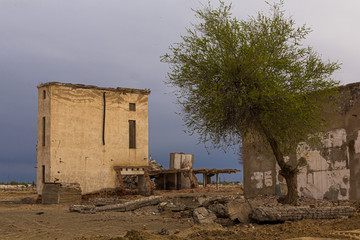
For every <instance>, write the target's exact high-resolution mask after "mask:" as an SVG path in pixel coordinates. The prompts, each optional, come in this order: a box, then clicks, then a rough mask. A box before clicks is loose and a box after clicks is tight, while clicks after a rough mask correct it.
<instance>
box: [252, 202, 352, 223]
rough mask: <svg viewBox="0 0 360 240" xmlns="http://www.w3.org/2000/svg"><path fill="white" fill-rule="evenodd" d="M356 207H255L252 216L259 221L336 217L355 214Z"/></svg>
mask: <svg viewBox="0 0 360 240" xmlns="http://www.w3.org/2000/svg"><path fill="white" fill-rule="evenodd" d="M354 213H355V208H353V207H349V206H338V207H319V208H315V207H314V208H313V207H298V206H295V207H293V206H286V207H258V208H255V209H253V211H252V213H251V218H252V219H254V220H256V221H258V222H279V221H280V222H284V221H294V220H303V219H334V218H344V217H345V218H347V217H351V216H353V215H354Z"/></svg>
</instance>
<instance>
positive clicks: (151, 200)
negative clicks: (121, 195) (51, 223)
mask: <svg viewBox="0 0 360 240" xmlns="http://www.w3.org/2000/svg"><path fill="white" fill-rule="evenodd" d="M161 200H162V197H161V196H150V197H145V198H140V199H136V200H132V201H128V202H126V203H119V204H111V205H105V206H100V207H91V206H87V205H72V206H70V208H69V210H70V212H82V213H92V212H93V211H95V212H105V211H117V212H126V211H132V210H135V209H138V208H142V207H146V206H151V205H157V204H159V203H160V202H161Z"/></svg>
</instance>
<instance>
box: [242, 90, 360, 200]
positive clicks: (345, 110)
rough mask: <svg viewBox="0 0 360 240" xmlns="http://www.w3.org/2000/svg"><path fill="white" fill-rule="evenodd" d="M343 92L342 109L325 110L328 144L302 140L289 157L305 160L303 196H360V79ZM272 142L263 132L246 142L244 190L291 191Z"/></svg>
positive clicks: (300, 182) (300, 180) (299, 179)
mask: <svg viewBox="0 0 360 240" xmlns="http://www.w3.org/2000/svg"><path fill="white" fill-rule="evenodd" d="M340 93H341V102H340V103H339V106H338V108H333V107H331V106H328V107H326V108H325V111H324V113H323V114H324V118H325V119H326V121H327V122H328V130H327V132H326V133H325V134H324V135H323V138H322V144H321V145H320V146H316V145H315V144H311V143H302V144H301V145H298V146H294V150H295V148H297V149H298V151H297V154H294V155H293V156H288V157H287V160H288V161H290V162H291V161H294V162H298V161H300V162H301V163H302V164H301V165H300V168H299V170H300V172H299V174H298V176H297V188H298V193H299V195H300V196H304V197H310V198H315V199H330V200H346V199H353V200H355V199H356V200H360V83H353V84H348V85H346V86H343V87H341V88H340ZM319 104H323V103H319ZM325 104H326V103H325ZM339 110H341V111H339ZM267 144H268V143H267V142H266V141H263V140H259V139H258V137H257V136H253V137H251V138H248V139H244V141H243V161H244V191H245V195H246V196H248V197H251V196H256V195H275V194H285V193H286V191H287V189H286V183H285V179H283V177H282V176H280V175H279V169H280V168H279V166H278V165H277V163H276V161H275V157H274V156H273V154H272V152H271V150H270V147H269V146H267Z"/></svg>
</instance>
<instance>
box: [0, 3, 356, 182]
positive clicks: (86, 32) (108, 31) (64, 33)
mask: <svg viewBox="0 0 360 240" xmlns="http://www.w3.org/2000/svg"><path fill="white" fill-rule="evenodd" d="M201 2H202V3H206V2H207V1H196V0H134V1H119V0H96V1H95V0H82V1H81V0H72V1H63V0H57V1H55V0H0V79H1V80H0V114H1V115H0V116H1V118H0V181H7V180H8V179H10V180H17V181H33V180H35V179H36V171H35V168H34V167H35V166H36V117H37V88H36V86H37V85H39V84H41V83H45V82H49V81H57V82H66V83H81V84H90V85H97V86H101V87H118V86H119V87H130V88H140V89H145V88H149V89H151V91H152V92H151V95H150V96H149V138H150V139H149V145H150V153H151V154H152V156H153V157H154V158H155V159H156V160H157V161H158V162H159V163H161V164H163V165H164V166H165V167H168V166H169V153H170V152H185V153H192V154H195V167H196V168H202V167H205V168H237V169H240V168H241V166H240V165H239V163H238V155H237V154H235V153H233V152H230V153H227V154H224V153H223V152H222V151H217V150H216V151H210V155H208V154H207V151H206V150H205V148H204V146H203V145H202V144H200V145H197V138H196V136H188V135H186V134H185V133H184V130H185V127H184V126H183V122H182V120H181V117H180V116H178V115H176V114H175V112H176V111H178V110H179V108H178V106H177V105H176V104H175V103H174V102H175V99H174V97H173V96H172V95H171V89H170V88H169V87H167V86H165V85H164V80H165V79H166V73H167V71H168V66H167V65H166V64H164V63H160V61H159V59H160V56H161V55H163V54H165V53H166V52H168V50H167V49H168V46H169V45H170V44H171V43H174V42H178V41H180V35H181V34H185V33H186V31H185V28H187V27H188V28H189V27H191V25H190V22H195V21H196V20H195V19H194V14H193V12H192V10H191V9H192V8H193V9H197V8H201V6H202V5H201ZM211 2H212V3H214V4H215V5H216V4H217V3H218V2H217V1H213V0H212V1H211ZM225 2H230V1H225ZM267 9H268V7H267V5H266V4H265V2H264V1H259V0H241V1H240V0H237V1H236V0H234V1H233V15H234V16H236V17H237V18H247V17H248V16H251V15H255V14H256V12H257V11H260V10H262V11H267ZM285 9H286V11H287V14H291V15H292V16H293V17H294V19H295V20H296V22H297V24H298V25H302V24H304V23H306V24H307V25H308V26H310V27H311V28H312V29H313V32H312V33H311V34H310V35H309V37H308V38H307V40H306V43H307V44H309V45H311V46H313V47H314V49H315V50H316V51H317V52H319V53H320V54H321V55H322V56H323V58H324V59H330V60H333V61H335V60H339V61H340V62H342V63H343V65H342V69H341V70H340V71H338V72H337V73H336V74H335V76H336V78H337V79H338V80H340V81H341V82H342V83H343V84H346V83H351V82H356V81H358V76H360V66H359V57H360V48H359V43H360V31H359V24H360V14H358V11H359V9H360V1H359V0H346V1H340V0H336V1H335V0H316V1H314V0H311V1H310V0H291V1H285ZM224 177H225V179H226V180H235V179H240V178H241V174H237V175H234V176H232V177H230V176H224Z"/></svg>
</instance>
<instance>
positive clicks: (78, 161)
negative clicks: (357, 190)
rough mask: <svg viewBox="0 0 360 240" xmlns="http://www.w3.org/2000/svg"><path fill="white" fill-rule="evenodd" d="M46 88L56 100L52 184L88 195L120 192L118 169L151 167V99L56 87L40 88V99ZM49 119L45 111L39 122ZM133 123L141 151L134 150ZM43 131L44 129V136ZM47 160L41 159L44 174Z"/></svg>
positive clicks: (48, 148) (53, 102)
mask: <svg viewBox="0 0 360 240" xmlns="http://www.w3.org/2000/svg"><path fill="white" fill-rule="evenodd" d="M44 88H48V89H49V88H50V95H51V98H50V99H48V101H49V102H50V108H51V111H50V114H49V115H50V116H51V121H50V122H51V126H50V128H49V129H50V131H48V132H47V134H48V135H49V136H48V138H49V141H50V144H49V145H47V146H46V147H45V149H46V151H47V152H49V154H48V155H50V159H49V161H50V167H49V168H50V169H49V177H48V178H47V179H46V181H49V182H65V183H66V182H67V183H79V184H80V186H81V189H82V193H83V194H87V193H91V192H95V191H100V190H104V189H112V188H116V187H118V181H117V176H116V172H115V171H114V169H113V168H114V167H115V166H120V167H121V166H124V167H127V166H133V167H136V166H147V165H148V93H147V94H144V93H142V92H141V91H133V92H131V91H119V90H117V89H101V88H86V87H84V88H83V87H78V86H73V85H70V84H65V85H61V84H50V85H45V86H43V87H42V86H40V87H39V96H40V95H41V94H42V91H43V89H44ZM144 92H145V91H144ZM104 93H105V102H106V104H105V106H106V107H105V131H104V133H105V134H104V136H105V138H104V139H105V144H103V119H104V96H103V94H104ZM41 101H42V99H41V97H39V102H41ZM129 103H135V105H136V111H130V110H129ZM40 104H42V103H39V105H40ZM43 114H44V113H43V110H42V109H40V108H39V116H41V115H43ZM129 120H135V121H136V148H135V149H130V148H129ZM40 131H41V129H40V128H39V127H38V135H39V134H40V135H41V132H40ZM38 141H39V139H38ZM38 145H39V144H38ZM38 152H39V151H38ZM39 158H40V160H39ZM41 158H42V157H41V155H39V154H38V171H39V164H40V162H41V161H42V160H41ZM40 175H41V174H40ZM38 176H39V172H38ZM38 178H39V177H38ZM38 182H39V179H38ZM39 194H41V187H39Z"/></svg>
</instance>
